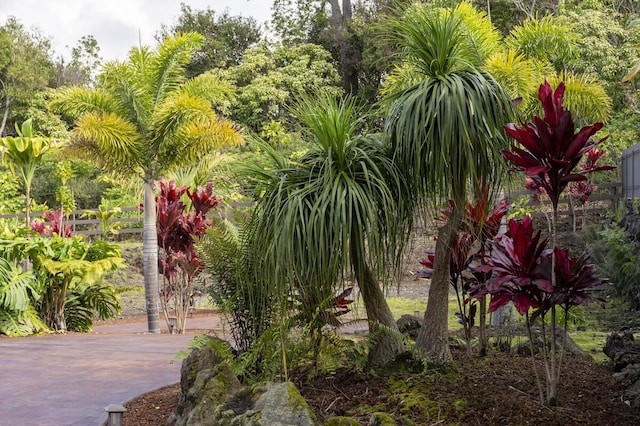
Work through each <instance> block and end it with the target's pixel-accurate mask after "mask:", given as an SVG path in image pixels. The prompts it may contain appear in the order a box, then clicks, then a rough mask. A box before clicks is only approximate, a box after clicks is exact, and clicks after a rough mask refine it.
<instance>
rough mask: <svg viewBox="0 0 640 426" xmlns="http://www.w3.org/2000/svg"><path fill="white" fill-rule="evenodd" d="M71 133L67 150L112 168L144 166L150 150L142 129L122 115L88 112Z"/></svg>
mask: <svg viewBox="0 0 640 426" xmlns="http://www.w3.org/2000/svg"><path fill="white" fill-rule="evenodd" d="M71 134H72V141H71V143H70V144H69V145H68V146H67V147H65V150H66V151H67V153H68V154H79V155H82V156H85V157H88V158H92V159H94V160H96V161H97V162H98V163H100V164H102V165H104V166H106V167H108V168H109V169H111V170H119V171H121V172H125V173H126V172H130V171H131V170H135V169H136V167H144V163H143V162H144V161H146V159H147V155H146V152H147V151H146V148H145V145H144V143H143V142H142V140H141V139H140V133H139V132H138V130H137V129H136V127H135V125H134V124H132V123H130V122H128V121H126V120H124V119H123V118H122V117H121V116H118V115H115V114H112V113H107V114H102V113H86V114H84V115H83V116H82V117H80V119H79V120H78V122H77V126H76V127H75V128H74V129H73V130H72V131H71Z"/></svg>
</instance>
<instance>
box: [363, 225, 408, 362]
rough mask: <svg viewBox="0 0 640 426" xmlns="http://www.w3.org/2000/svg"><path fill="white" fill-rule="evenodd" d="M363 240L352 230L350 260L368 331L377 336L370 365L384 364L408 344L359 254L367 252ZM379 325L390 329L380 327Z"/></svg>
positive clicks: (371, 351)
mask: <svg viewBox="0 0 640 426" xmlns="http://www.w3.org/2000/svg"><path fill="white" fill-rule="evenodd" d="M361 240H362V239H360V238H357V236H355V232H352V238H351V263H352V265H353V269H354V271H355V273H356V277H357V280H358V287H359V288H360V293H361V294H362V300H363V301H364V307H365V310H366V311H367V322H368V324H369V333H370V336H373V338H374V341H373V342H372V343H373V345H372V347H371V350H370V351H369V364H370V365H371V366H382V365H385V364H387V363H389V362H391V361H393V359H394V358H395V357H396V356H397V355H398V354H400V353H402V352H404V350H405V347H404V344H403V343H402V339H401V337H400V331H399V330H398V325H397V324H396V321H395V319H394V318H393V314H392V313H391V309H390V308H389V304H388V303H387V300H386V298H385V297H384V293H383V292H382V289H381V288H380V286H379V285H378V282H377V281H376V279H375V278H374V276H373V273H372V272H371V270H370V269H369V267H368V266H367V265H366V264H365V263H364V262H363V261H361V259H360V257H359V256H358V254H359V253H363V252H364V250H358V241H361ZM380 326H383V327H384V328H385V329H388V330H385V329H381V327H380Z"/></svg>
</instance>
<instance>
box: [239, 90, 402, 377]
mask: <svg viewBox="0 0 640 426" xmlns="http://www.w3.org/2000/svg"><path fill="white" fill-rule="evenodd" d="M295 114H296V116H297V117H298V119H300V121H301V122H302V123H303V125H304V126H305V129H306V130H307V132H308V137H309V140H310V142H312V144H313V147H312V148H311V150H310V151H309V152H308V153H307V154H305V155H304V156H303V157H302V158H300V159H299V160H298V161H297V162H295V163H290V162H288V161H287V160H285V159H284V158H282V157H281V156H280V155H279V154H278V153H276V152H275V151H273V150H270V153H271V156H272V160H273V161H272V163H273V164H272V168H271V169H270V170H264V169H257V170H255V173H253V176H254V177H257V178H258V188H257V189H258V190H259V191H260V192H261V193H262V194H263V195H262V196H261V197H260V198H259V200H258V203H257V206H256V209H255V213H254V218H253V222H252V228H251V229H252V235H253V238H252V240H253V247H252V250H251V251H252V253H253V254H254V255H255V256H256V258H257V259H259V260H260V261H259V262H258V261H256V262H253V264H255V265H260V270H259V271H258V273H259V276H260V277H261V278H260V279H261V280H262V282H263V284H264V285H265V286H267V288H273V289H275V290H276V291H277V293H278V294H280V295H289V294H291V293H292V292H293V293H295V294H297V295H298V296H299V297H300V298H301V299H302V301H303V303H304V304H305V305H306V306H304V308H306V309H309V308H320V312H323V311H324V309H326V308H327V303H330V302H331V300H332V299H333V295H334V294H335V291H336V290H337V288H338V287H340V286H341V285H342V284H344V281H345V274H344V273H345V270H351V271H352V273H353V275H354V277H355V279H356V281H357V284H358V286H359V289H360V292H361V295H362V297H363V301H364V304H365V308H366V312H367V318H368V321H369V326H370V329H371V331H372V334H371V336H372V337H373V339H374V340H375V341H374V342H373V344H372V349H371V351H370V354H369V360H370V362H371V363H372V364H376V365H380V364H384V363H386V362H388V361H390V360H391V359H393V357H394V356H395V355H396V354H398V353H399V352H400V351H401V350H403V345H402V342H401V340H399V339H398V337H397V335H398V334H397V333H393V332H391V333H390V332H389V331H390V330H393V331H397V326H396V324H395V321H394V318H393V316H392V314H391V311H390V309H389V306H388V305H387V303H386V300H385V298H384V295H383V292H382V290H381V288H380V286H379V284H378V279H379V278H380V279H383V278H385V277H387V276H389V273H390V272H391V271H390V269H392V268H393V266H396V265H397V264H396V263H395V260H396V258H397V256H396V254H397V252H396V250H398V249H400V248H401V247H399V246H398V244H397V243H398V242H399V241H402V238H403V234H404V232H403V231H404V229H402V228H401V226H402V224H401V222H402V221H399V220H398V218H399V216H400V215H401V214H402V213H401V212H400V206H399V204H398V200H399V199H401V198H402V197H403V194H405V193H406V189H405V187H404V184H403V181H402V179H401V177H400V175H399V171H398V169H397V168H396V166H395V165H394V164H393V162H392V161H391V159H390V157H389V156H388V155H386V152H385V151H384V147H383V145H382V144H381V143H380V142H379V141H378V140H377V139H375V138H374V137H372V136H369V135H360V134H359V131H360V129H361V127H362V124H363V123H362V118H361V115H359V111H358V108H356V105H355V104H354V101H353V100H349V99H347V100H343V101H338V100H335V99H333V98H331V97H328V96H327V97H322V96H321V97H320V98H319V99H305V100H303V101H301V102H300V103H299V105H298V106H297V108H296V110H295ZM381 326H382V327H381ZM376 331H378V332H376Z"/></svg>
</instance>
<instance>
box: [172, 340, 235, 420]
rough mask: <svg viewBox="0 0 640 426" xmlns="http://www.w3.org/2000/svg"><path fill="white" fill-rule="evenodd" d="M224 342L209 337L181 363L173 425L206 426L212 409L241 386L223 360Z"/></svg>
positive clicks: (226, 351)
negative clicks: (178, 395) (177, 400)
mask: <svg viewBox="0 0 640 426" xmlns="http://www.w3.org/2000/svg"><path fill="white" fill-rule="evenodd" d="M230 353H231V346H230V345H229V343H228V342H226V341H224V340H221V339H218V338H216V337H209V338H208V339H207V340H206V342H205V343H204V345H202V347H200V348H196V349H194V350H193V351H192V352H191V354H189V356H188V357H187V358H186V359H185V360H184V361H183V362H182V368H181V377H180V386H181V393H180V400H179V402H178V406H177V408H176V411H175V412H174V413H173V414H172V415H171V417H170V419H169V422H170V423H171V424H175V425H179V426H181V425H186V424H190V425H191V424H193V425H208V424H212V425H213V424H216V423H211V422H209V419H210V418H211V416H213V414H214V412H215V411H216V408H217V407H218V406H220V405H221V404H223V403H224V402H225V401H226V400H227V399H228V398H229V396H230V395H232V394H234V393H235V392H237V391H238V390H239V389H240V388H241V387H242V385H241V384H240V381H239V380H238V378H237V377H236V376H235V375H234V374H233V372H232V371H231V368H230V367H229V365H228V364H227V363H226V362H225V360H226V359H227V358H228V357H229V354H230Z"/></svg>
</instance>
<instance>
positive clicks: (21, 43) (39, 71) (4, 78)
mask: <svg viewBox="0 0 640 426" xmlns="http://www.w3.org/2000/svg"><path fill="white" fill-rule="evenodd" d="M50 49H51V46H50V42H49V40H48V39H46V38H45V37H43V36H42V35H40V34H39V33H38V32H30V31H27V30H26V29H25V28H24V26H23V25H22V24H20V22H19V21H18V20H17V19H16V18H14V17H9V18H8V19H7V21H6V23H5V24H4V25H3V26H1V27H0V96H1V98H2V100H1V101H0V110H2V119H1V121H0V136H2V135H3V134H4V133H5V130H6V129H5V126H6V124H7V123H8V122H9V123H12V122H18V121H20V122H22V121H24V120H26V118H27V117H26V114H25V111H26V109H27V107H28V103H29V100H30V99H31V97H32V96H33V95H34V92H37V91H40V90H42V89H44V88H46V87H47V85H48V84H49V80H50V79H51V75H52V72H53V65H52V63H51V59H50V56H49V50H50Z"/></svg>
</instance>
